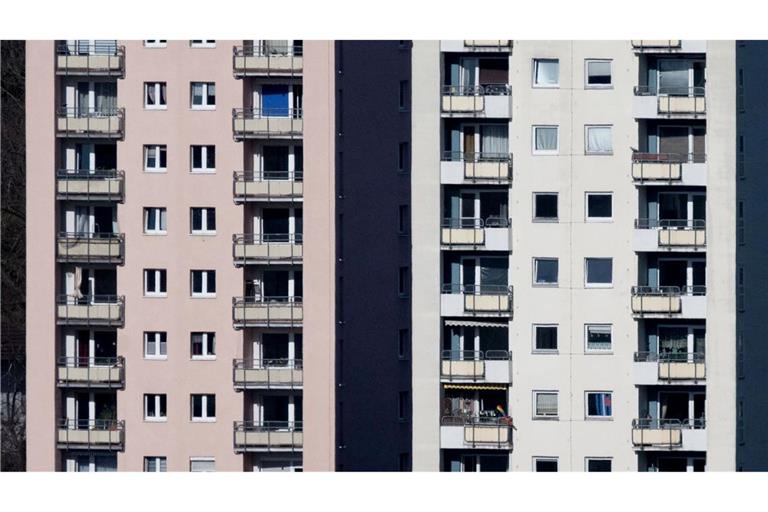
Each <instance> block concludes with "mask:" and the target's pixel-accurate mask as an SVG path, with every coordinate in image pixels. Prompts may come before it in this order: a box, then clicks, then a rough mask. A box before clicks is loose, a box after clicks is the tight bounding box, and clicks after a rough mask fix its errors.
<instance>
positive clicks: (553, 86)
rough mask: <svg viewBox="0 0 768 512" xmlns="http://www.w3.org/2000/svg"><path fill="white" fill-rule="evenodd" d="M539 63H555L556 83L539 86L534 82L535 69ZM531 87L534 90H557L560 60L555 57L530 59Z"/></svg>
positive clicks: (558, 86)
mask: <svg viewBox="0 0 768 512" xmlns="http://www.w3.org/2000/svg"><path fill="white" fill-rule="evenodd" d="M540 62H556V63H557V83H556V84H539V83H537V82H536V69H537V66H538V64H539V63H540ZM531 87H533V88H534V89H559V88H560V59H559V58H556V57H533V58H532V59H531Z"/></svg>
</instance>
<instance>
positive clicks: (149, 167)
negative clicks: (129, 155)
mask: <svg viewBox="0 0 768 512" xmlns="http://www.w3.org/2000/svg"><path fill="white" fill-rule="evenodd" d="M167 165H168V162H167V157H166V147H165V144H162V145H157V144H155V145H147V146H144V170H145V171H146V172H165V171H166V166H167Z"/></svg>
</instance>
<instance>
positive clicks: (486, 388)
mask: <svg viewBox="0 0 768 512" xmlns="http://www.w3.org/2000/svg"><path fill="white" fill-rule="evenodd" d="M445 389H472V390H475V389H476V390H484V391H506V390H507V387H506V386H500V385H498V384H497V385H490V384H446V385H445Z"/></svg>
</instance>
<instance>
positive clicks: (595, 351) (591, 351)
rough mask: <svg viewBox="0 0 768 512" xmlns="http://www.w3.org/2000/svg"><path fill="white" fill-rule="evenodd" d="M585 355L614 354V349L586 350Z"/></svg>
mask: <svg viewBox="0 0 768 512" xmlns="http://www.w3.org/2000/svg"><path fill="white" fill-rule="evenodd" d="M584 355H586V356H612V355H613V350H589V349H585V350H584Z"/></svg>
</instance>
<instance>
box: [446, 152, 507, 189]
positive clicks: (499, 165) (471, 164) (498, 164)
mask: <svg viewBox="0 0 768 512" xmlns="http://www.w3.org/2000/svg"><path fill="white" fill-rule="evenodd" d="M443 161H444V162H462V163H463V165H464V179H466V180H470V181H481V182H493V183H496V182H500V183H507V182H510V181H512V154H511V153H464V152H461V151H445V152H444V153H443Z"/></svg>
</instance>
